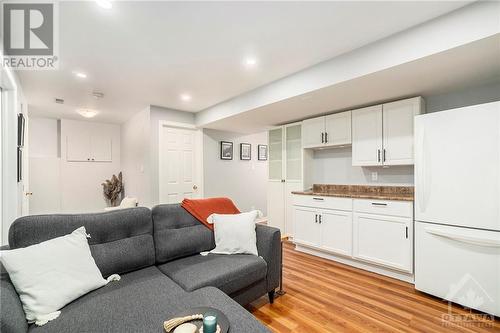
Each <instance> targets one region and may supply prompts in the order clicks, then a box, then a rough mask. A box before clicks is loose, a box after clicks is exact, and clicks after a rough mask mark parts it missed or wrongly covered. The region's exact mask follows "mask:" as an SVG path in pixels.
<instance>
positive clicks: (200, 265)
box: [158, 254, 267, 294]
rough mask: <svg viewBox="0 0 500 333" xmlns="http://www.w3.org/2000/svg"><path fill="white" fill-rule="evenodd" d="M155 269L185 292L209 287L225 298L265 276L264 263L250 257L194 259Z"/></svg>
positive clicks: (234, 255)
mask: <svg viewBox="0 0 500 333" xmlns="http://www.w3.org/2000/svg"><path fill="white" fill-rule="evenodd" d="M158 268H159V269H160V270H161V271H162V272H163V273H165V274H166V275H167V276H168V277H170V278H171V279H172V280H174V281H175V282H177V283H178V284H179V285H180V286H181V287H182V288H184V289H185V290H187V291H193V290H196V289H199V288H202V287H208V286H210V287H216V288H219V289H220V290H222V291H223V292H225V293H226V294H231V293H233V292H235V291H237V290H240V289H242V288H245V287H247V286H249V285H251V284H252V283H254V282H257V281H259V280H262V279H265V277H266V272H267V264H266V262H265V260H264V259H262V258H261V257H257V256H254V255H249V254H231V255H223V254H209V255H207V256H202V255H194V256H190V257H186V258H182V259H177V260H174V261H171V262H168V263H166V264H163V265H160V266H158Z"/></svg>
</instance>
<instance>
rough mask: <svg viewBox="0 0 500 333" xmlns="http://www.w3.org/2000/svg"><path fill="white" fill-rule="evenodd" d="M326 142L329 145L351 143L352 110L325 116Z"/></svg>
mask: <svg viewBox="0 0 500 333" xmlns="http://www.w3.org/2000/svg"><path fill="white" fill-rule="evenodd" d="M325 136H326V137H325V143H326V145H327V146H338V145H350V144H351V111H347V112H341V113H335V114H331V115H329V116H326V117H325Z"/></svg>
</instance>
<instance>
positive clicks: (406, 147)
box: [383, 98, 422, 165]
mask: <svg viewBox="0 0 500 333" xmlns="http://www.w3.org/2000/svg"><path fill="white" fill-rule="evenodd" d="M421 101H422V99H421V98H411V99H406V100H403V101H397V102H393V103H387V104H384V105H383V109H384V117H383V118H384V121H383V132H384V148H383V149H384V150H383V162H384V165H409V164H413V163H414V157H413V156H414V149H413V120H414V119H415V116H416V115H417V114H420V110H421Z"/></svg>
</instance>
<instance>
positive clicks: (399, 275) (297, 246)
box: [295, 244, 415, 284]
mask: <svg viewBox="0 0 500 333" xmlns="http://www.w3.org/2000/svg"><path fill="white" fill-rule="evenodd" d="M295 249H296V250H297V251H300V252H304V253H307V254H311V255H313V256H318V257H321V258H324V259H328V260H333V261H337V262H340V263H341V264H345V265H349V266H353V267H356V268H360V269H364V270H365V271H369V272H373V273H377V274H381V275H385V276H388V277H391V278H394V279H398V280H401V281H405V282H408V283H411V284H414V283H415V277H414V276H413V274H406V273H403V272H397V271H393V270H390V269H386V268H383V267H380V266H376V265H371V264H369V263H364V262H361V261H358V260H355V259H350V258H347V257H342V256H337V255H335V254H331V253H327V252H323V251H319V250H316V249H312V248H309V247H306V246H303V245H300V244H295Z"/></svg>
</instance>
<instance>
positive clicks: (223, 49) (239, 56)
mask: <svg viewBox="0 0 500 333" xmlns="http://www.w3.org/2000/svg"><path fill="white" fill-rule="evenodd" d="M469 2H470V1H467V2H463V1H462V2H453V1H442V2H435V1H415V2H407V1H397V2H378V1H377V2H158V1H156V2H145V1H123V2H122V1H120V2H118V1H114V2H113V9H111V10H109V11H106V10H104V9H102V8H100V7H98V6H97V5H96V4H95V2H94V1H89V2H74V1H65V2H61V3H60V69H59V70H58V71H36V72H35V71H20V72H18V74H19V77H20V81H21V85H22V87H23V90H24V93H25V96H26V98H27V100H28V103H29V104H30V110H31V112H33V114H38V115H45V116H55V117H71V118H73V117H79V115H77V114H76V112H75V110H76V109H77V108H80V107H87V108H95V109H98V110H99V111H100V114H99V115H98V116H97V117H96V118H95V120H96V121H110V122H123V121H125V120H126V119H128V118H129V117H130V116H131V115H132V114H134V113H135V112H138V111H139V110H141V109H143V108H145V107H146V106H148V105H158V106H163V107H167V108H172V109H178V110H185V111H192V112H197V111H200V110H203V109H205V108H207V107H209V106H212V105H214V104H217V103H220V102H222V101H225V100H227V99H229V98H232V97H234V96H237V95H239V94H242V93H244V92H247V91H250V90H252V89H255V88H257V87H259V86H262V85H264V84H267V83H270V82H272V81H274V80H277V79H279V78H282V77H284V76H287V75H289V74H292V73H294V72H297V71H299V70H301V69H304V68H307V67H309V66H312V65H315V64H317V63H319V62H322V61H325V60H327V59H330V58H332V57H335V56H337V55H339V54H342V53H345V52H347V51H350V50H353V49H356V48H358V47H360V46H363V45H366V44H368V43H371V42H374V41H376V40H379V39H382V38H385V37H387V36H389V35H391V34H394V33H396V32H399V31H402V30H405V29H408V28H410V27H412V26H415V25H418V24H420V23H422V22H425V21H427V20H430V19H432V18H435V17H438V16H440V15H443V14H445V13H447V12H450V11H452V10H455V9H457V8H459V7H462V6H464V5H465V4H467V3H469ZM248 55H252V56H255V57H257V59H258V65H257V67H256V68H255V69H252V70H249V69H247V68H245V67H244V66H243V65H242V61H243V59H244V58H245V57H246V56H248ZM73 71H82V72H85V73H86V74H87V75H88V78H87V79H84V80H82V79H77V78H76V77H75V76H74V74H73ZM92 91H100V92H103V93H104V94H105V97H104V98H103V99H102V100H96V99H94V98H93V97H91V93H92ZM182 93H189V94H191V95H192V100H191V101H189V102H183V101H181V100H180V98H179V95H180V94H182ZM56 97H57V98H63V99H64V100H65V105H62V106H61V105H58V104H55V103H54V98H56Z"/></svg>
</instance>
